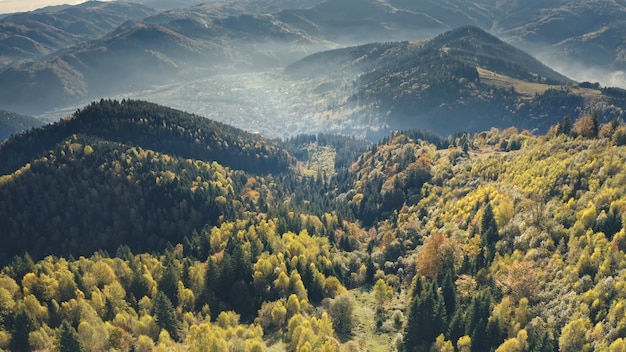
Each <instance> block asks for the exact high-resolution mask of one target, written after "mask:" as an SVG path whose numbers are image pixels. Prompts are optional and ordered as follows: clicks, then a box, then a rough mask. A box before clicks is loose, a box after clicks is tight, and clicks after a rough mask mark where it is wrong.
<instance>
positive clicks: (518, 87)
mask: <svg viewBox="0 0 626 352" xmlns="http://www.w3.org/2000/svg"><path fill="white" fill-rule="evenodd" d="M476 69H477V70H478V75H479V76H480V80H481V82H483V83H485V84H489V85H492V86H494V87H498V88H507V89H510V88H513V89H515V91H516V92H518V93H519V94H522V95H525V96H529V97H530V96H534V95H535V94H542V93H543V92H545V91H546V90H548V89H550V88H559V87H561V86H558V85H549V84H542V83H533V82H526V81H523V80H520V79H517V78H512V77H509V76H505V75H502V74H499V73H496V72H493V71H489V70H486V69H484V68H481V67H477V68H476Z"/></svg>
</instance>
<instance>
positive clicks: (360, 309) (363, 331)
mask: <svg viewBox="0 0 626 352" xmlns="http://www.w3.org/2000/svg"><path fill="white" fill-rule="evenodd" d="M348 294H350V295H351V296H352V298H353V299H354V303H355V306H354V320H355V325H354V328H353V329H352V341H354V342H355V343H356V344H357V345H358V347H359V350H360V351H395V350H396V348H395V345H394V339H395V337H396V335H397V334H398V333H401V332H402V325H397V324H394V323H393V321H392V314H393V312H394V311H396V310H398V311H402V312H403V313H404V315H406V313H405V312H404V310H405V306H406V300H407V293H406V291H405V290H402V292H401V293H400V294H395V295H394V297H393V299H392V300H390V301H389V302H386V303H385V305H384V307H383V314H382V315H383V322H387V323H388V324H387V325H388V326H391V327H392V330H390V331H387V332H383V331H381V330H380V329H378V328H377V327H376V321H377V320H378V317H377V314H376V310H377V306H378V303H376V300H375V298H374V294H373V292H372V291H371V290H370V291H368V290H365V289H357V290H352V291H350V292H349V293H348ZM403 320H404V319H403Z"/></svg>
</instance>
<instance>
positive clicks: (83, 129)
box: [0, 100, 295, 259]
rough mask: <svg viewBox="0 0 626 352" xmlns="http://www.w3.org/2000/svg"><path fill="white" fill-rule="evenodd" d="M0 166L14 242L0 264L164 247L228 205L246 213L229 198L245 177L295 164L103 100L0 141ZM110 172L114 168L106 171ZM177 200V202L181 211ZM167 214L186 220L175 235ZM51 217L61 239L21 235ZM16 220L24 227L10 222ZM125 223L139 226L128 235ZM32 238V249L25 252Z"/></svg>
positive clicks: (205, 129)
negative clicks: (127, 245)
mask: <svg viewBox="0 0 626 352" xmlns="http://www.w3.org/2000/svg"><path fill="white" fill-rule="evenodd" d="M0 160H1V162H0V164H1V165H2V166H1V168H0V173H2V174H3V175H4V176H2V177H0V179H1V180H0V184H1V185H2V186H1V187H0V188H2V193H3V195H2V199H3V201H2V202H1V203H2V204H3V208H2V210H0V213H1V214H2V216H1V217H0V218H1V220H0V221H2V222H3V225H2V227H3V229H4V230H3V231H4V232H3V233H4V234H9V233H10V234H12V235H11V236H12V237H11V238H12V239H13V240H11V241H12V242H13V243H14V245H12V246H6V247H5V250H4V251H3V253H2V254H0V257H2V258H5V259H6V258H8V257H10V253H11V251H17V252H19V251H24V250H28V251H29V252H30V253H31V254H32V255H33V256H35V257H41V256H43V255H46V254H51V253H57V254H64V255H68V254H70V253H72V251H73V250H76V249H78V248H82V249H81V253H83V254H87V253H89V252H90V251H93V250H96V249H97V248H103V249H106V250H110V251H114V250H115V249H116V247H117V246H119V245H120V244H122V243H124V242H125V241H126V240H127V239H128V238H127V236H134V238H135V239H134V240H132V241H136V242H133V243H134V245H132V246H131V247H132V248H137V249H139V248H142V249H141V250H149V249H150V248H152V249H157V248H164V247H163V246H164V245H165V243H166V242H167V241H172V242H173V241H179V240H180V239H175V238H176V236H177V235H178V234H180V233H187V234H191V231H192V229H195V230H197V231H200V230H201V229H202V226H203V225H204V224H206V223H215V222H216V221H217V219H218V217H219V216H220V214H222V215H225V216H231V215H232V214H231V213H232V212H233V211H235V209H236V208H237V207H238V206H237V205H236V204H240V206H241V207H243V208H246V207H249V206H250V205H244V204H241V202H243V200H236V199H237V198H238V197H240V196H243V195H242V194H240V192H242V189H243V186H244V185H245V183H246V182H245V181H246V179H247V178H246V177H245V173H244V172H245V171H247V172H251V173H253V174H255V175H259V176H263V175H267V174H270V173H274V174H281V173H285V172H287V171H289V170H290V169H291V168H293V167H295V159H294V158H293V157H292V156H290V154H289V153H288V152H287V150H286V149H285V148H284V147H283V146H282V145H280V144H279V143H277V142H275V141H270V140H267V139H265V138H262V137H259V136H257V135H252V134H249V133H246V132H244V131H241V130H238V129H235V128H232V127H230V126H227V125H224V124H221V123H217V122H213V121H210V120H208V119H205V118H202V117H199V116H194V115H190V114H186V113H184V112H181V111H178V110H173V109H169V108H165V107H162V106H158V105H156V104H150V103H146V102H141V101H122V102H118V101H109V100H102V101H100V102H97V103H92V104H90V105H88V106H86V107H85V108H84V109H80V110H79V111H77V112H76V113H75V114H73V115H72V116H70V117H68V118H66V119H64V120H62V121H59V122H57V123H54V124H51V125H47V126H44V127H40V128H37V129H31V130H29V131H26V132H24V133H22V134H19V135H16V136H13V137H11V138H9V139H7V140H5V141H3V142H2V143H1V144H0ZM117 168H121V169H118V170H117V171H114V169H117ZM106 170H109V171H106ZM96 180H98V181H96ZM93 182H97V183H98V184H99V185H100V186H98V187H101V188H100V189H99V190H96V193H98V194H100V196H98V195H96V193H90V191H89V188H90V187H91V186H88V185H89V184H93ZM242 182H243V183H242ZM17 184H22V185H23V186H24V187H27V188H28V189H30V191H29V192H32V193H31V195H30V196H27V197H23V196H21V195H19V192H21V191H18V190H19V189H22V190H24V189H23V188H21V187H17ZM85 187H87V188H85ZM109 187H113V188H109ZM115 187H117V190H115V189H114V188H115ZM46 190H49V191H50V192H51V193H49V192H48V191H46ZM52 190H54V191H52ZM15 192H18V193H15ZM37 194H39V196H38V195H37ZM44 194H48V195H44ZM92 196H93V197H96V198H92ZM220 196H222V198H219V197H220ZM50 197H52V198H50ZM57 197H61V198H63V199H64V201H62V203H66V204H67V205H68V207H67V208H64V209H61V208H58V207H56V206H53V202H52V199H54V198H57ZM120 197H122V198H123V199H122V198H120ZM181 197H182V198H181ZM224 197H226V198H224ZM218 198H219V199H218ZM139 199H141V202H139V201H138V200H139ZM183 199H185V202H186V203H187V204H186V205H181V203H180V202H181V201H183ZM57 200H59V198H57ZM81 202H82V203H81ZM144 202H145V203H144ZM90 203H91V205H90ZM98 204H99V205H98ZM181 206H182V207H181ZM29 209H30V210H29ZM34 209H40V210H43V209H47V210H43V211H44V212H45V213H46V214H47V215H45V216H43V217H41V218H40V220H35V219H34V218H30V217H31V216H36V215H35V213H33V212H32V210H34ZM133 209H134V210H133ZM174 209H178V210H174ZM237 211H240V210H237ZM134 212H139V213H137V214H138V215H139V214H142V215H140V217H144V216H147V215H148V214H151V215H150V216H149V217H151V218H153V219H152V220H147V221H149V222H152V224H151V225H148V224H147V222H143V220H139V219H138V218H134V217H133V216H130V217H129V215H130V214H132V213H134ZM172 212H175V213H176V214H179V212H187V213H185V215H184V217H185V219H187V220H188V221H189V223H188V224H187V225H185V229H184V230H183V229H182V228H180V226H178V225H180V224H175V223H171V224H170V225H169V227H167V228H165V227H163V226H162V225H163V223H164V221H168V220H165V219H167V218H170V215H173V214H174V213H172ZM53 214H55V215H53ZM167 214H169V215H167ZM229 214H230V215H229ZM57 216H59V217H61V219H63V220H61V219H59V220H61V221H60V222H57V223H55V225H52V226H53V227H55V228H57V229H59V230H61V229H63V230H62V231H61V232H59V233H58V235H59V236H61V235H63V233H65V234H67V235H68V236H67V237H65V238H56V237H52V238H46V239H45V240H43V239H42V240H39V241H38V240H34V239H29V236H31V235H33V236H34V235H35V234H36V233H43V231H46V230H45V227H46V226H47V225H46V223H47V222H48V221H49V220H50V217H57ZM155 216H156V217H157V218H154V217H155ZM23 217H26V218H28V220H26V218H23ZM17 218H22V219H24V220H25V222H23V223H22V224H23V225H25V224H30V225H28V226H26V227H24V226H23V225H19V224H18V223H17V222H15V221H13V220H11V219H17ZM46 219H47V220H46ZM70 219H73V220H70ZM96 219H100V220H96ZM115 219H118V220H115ZM94 221H96V222H97V223H98V224H100V225H95V223H94ZM120 221H121V222H120ZM136 221H138V222H136ZM176 221H179V220H176ZM133 222H135V225H132V223H133ZM9 223H12V225H10V224H9ZM114 223H115V224H114ZM109 225H113V226H112V227H111V226H109ZM131 225H132V226H131ZM94 226H95V227H97V228H98V229H97V230H96V229H95V227H94ZM133 226H139V227H135V230H132V228H133ZM139 228H142V230H141V231H139ZM51 231H52V230H51ZM94 231H95V232H94ZM118 231H119V232H118ZM70 233H71V234H70ZM148 233H151V234H152V235H153V236H155V237H154V240H155V242H154V243H152V244H148V243H145V244H142V236H145V235H147V234H148ZM29 234H30V235H29ZM89 234H93V236H94V237H93V241H94V242H93V243H92V244H89V245H87V244H85V245H82V244H81V243H82V242H84V239H85V238H86V237H82V236H90V235H89ZM20 238H21V239H20ZM125 238H126V239H125ZM59 241H60V242H62V243H63V244H62V245H61V246H60V247H56V248H62V251H61V252H58V251H56V250H54V249H53V248H55V246H56V245H57V244H59V243H60V242H59ZM35 242H38V244H37V245H35V247H33V248H31V249H27V248H28V247H29V245H28V244H29V243H35ZM107 243H108V244H107ZM136 246H138V247H136ZM10 248H12V249H10ZM85 250H86V252H85Z"/></svg>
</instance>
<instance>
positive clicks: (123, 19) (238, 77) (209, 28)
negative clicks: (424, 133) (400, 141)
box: [0, 0, 626, 137]
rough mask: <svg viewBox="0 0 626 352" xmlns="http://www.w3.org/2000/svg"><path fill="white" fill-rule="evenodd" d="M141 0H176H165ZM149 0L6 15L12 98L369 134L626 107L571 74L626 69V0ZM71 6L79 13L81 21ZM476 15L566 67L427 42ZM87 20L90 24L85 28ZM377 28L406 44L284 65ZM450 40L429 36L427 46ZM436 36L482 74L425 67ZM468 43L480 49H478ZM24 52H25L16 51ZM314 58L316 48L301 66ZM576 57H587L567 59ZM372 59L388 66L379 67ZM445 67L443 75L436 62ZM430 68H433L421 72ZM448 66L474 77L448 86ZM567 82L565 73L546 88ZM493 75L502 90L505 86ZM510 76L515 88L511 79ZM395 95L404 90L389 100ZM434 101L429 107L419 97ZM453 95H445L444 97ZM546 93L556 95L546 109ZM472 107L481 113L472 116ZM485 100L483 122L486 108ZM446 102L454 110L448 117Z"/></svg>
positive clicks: (58, 113)
mask: <svg viewBox="0 0 626 352" xmlns="http://www.w3.org/2000/svg"><path fill="white" fill-rule="evenodd" d="M142 3H143V4H145V5H147V6H153V7H154V8H160V9H161V10H162V9H164V7H163V6H161V5H157V3H156V2H154V1H143V2H142ZM143 4H142V5H139V4H131V3H123V2H117V1H116V2H111V3H109V2H106V3H99V2H88V3H85V4H82V5H78V6H74V7H68V8H60V9H56V10H54V11H52V10H48V11H44V10H42V11H39V12H33V13H25V14H20V15H19V16H18V15H15V16H8V17H5V18H2V19H0V26H5V28H7V30H6V31H4V30H3V34H5V33H7V35H6V39H5V41H4V46H3V47H2V48H0V57H2V62H4V63H5V65H7V67H5V68H4V69H3V71H2V72H0V108H4V109H6V110H10V111H16V112H18V113H22V114H28V115H38V116H40V117H44V118H49V119H52V120H56V119H57V118H59V117H62V116H65V115H67V114H69V113H71V112H72V111H73V110H74V109H76V108H77V107H79V106H81V105H83V104H86V103H87V102H89V101H91V100H94V99H99V98H101V97H120V98H123V97H137V98H142V99H148V100H151V101H156V102H158V103H162V104H165V105H169V106H173V107H176V108H180V109H184V110H187V111H191V112H195V113H198V114H201V115H203V116H207V117H210V118H213V119H217V120H220V121H224V122H227V123H230V124H233V125H236V126H239V127H245V128H247V129H249V130H250V131H256V132H261V133H264V134H266V135H270V136H277V137H284V136H289V135H294V134H298V133H308V132H320V131H322V132H324V131H326V132H340V133H356V134H357V135H360V136H364V135H367V134H368V133H372V131H374V132H375V131H378V130H387V129H394V128H398V127H430V128H434V129H436V130H438V131H439V132H441V133H450V130H449V129H448V128H446V125H455V126H456V124H457V123H458V122H459V121H467V122H468V123H467V124H465V125H461V126H459V127H461V128H466V129H468V130H472V129H475V128H483V127H489V126H504V125H507V124H511V123H513V124H517V125H519V126H524V127H528V128H531V129H532V128H539V129H545V128H546V127H547V126H549V125H550V124H552V123H553V122H554V121H553V120H550V121H543V122H542V119H541V118H540V117H541V116H549V118H551V119H556V118H559V119H560V118H562V117H563V116H564V115H565V114H571V115H573V116H574V117H577V116H579V115H580V114H583V113H589V112H598V113H600V114H601V116H602V118H604V119H611V118H614V117H621V113H622V112H621V109H622V107H623V103H622V102H621V100H620V99H622V97H621V95H620V94H617V95H616V94H613V95H610V96H609V95H606V92H601V91H600V90H599V89H590V88H582V89H578V88H575V89H574V88H572V87H568V85H571V84H572V81H571V80H570V79H568V78H566V76H567V75H568V74H571V73H575V76H571V77H570V78H573V79H580V78H584V79H585V80H589V81H591V82H600V83H601V85H609V86H610V85H620V84H621V83H620V82H619V77H620V75H621V70H623V69H624V67H625V66H624V62H623V57H624V55H622V53H621V50H622V49H620V48H622V47H623V46H624V45H623V39H622V38H624V37H625V36H622V35H620V33H622V31H625V30H626V23H624V21H622V20H621V18H623V16H621V14H623V13H624V6H623V5H622V4H620V3H619V2H617V1H558V2H550V3H549V4H544V3H541V2H530V3H528V2H524V3H521V2H516V1H492V0H482V1H478V2H472V3H468V2H465V1H419V2H414V1H403V0H387V1H373V0H341V1H340V0H328V1H319V0H303V1H296V2H294V1H278V0H264V1H248V0H246V1H227V2H207V3H204V4H200V5H193V6H191V5H190V4H189V3H188V2H184V1H183V2H180V4H178V5H177V4H174V3H170V5H169V6H168V7H166V8H169V10H167V11H165V12H159V11H160V10H159V11H157V10H153V9H151V8H148V7H146V6H145V5H143ZM175 6H188V7H183V8H173V7H175ZM72 16H78V17H80V20H76V21H74V20H72V19H73V18H75V17H72ZM82 21H85V22H82ZM86 22H89V23H90V25H89V26H87V25H86V24H85V23H86ZM42 23H43V24H42ZM49 23H54V25H55V26H56V27H54V26H52V27H51V25H50V24H49ZM69 23H72V24H73V25H72V26H71V27H70V26H69ZM44 24H45V25H44ZM466 25H471V26H475V27H476V28H482V29H484V30H487V31H489V32H491V33H492V34H494V35H496V36H498V37H499V38H501V39H503V40H506V41H508V42H510V43H512V44H514V45H517V46H519V47H521V48H525V49H527V50H528V52H529V53H530V54H534V55H536V56H537V57H540V58H542V59H546V60H547V62H548V63H549V64H551V65H552V67H553V68H556V69H557V70H558V69H565V71H560V73H561V74H565V76H561V78H559V79H556V80H554V79H550V80H544V81H537V79H536V78H537V77H534V78H533V77H531V75H539V76H542V77H544V79H548V78H550V77H551V75H552V76H553V77H556V76H554V75H557V73H556V72H554V73H551V74H546V73H545V72H543V73H541V72H539V71H537V70H536V67H537V66H536V65H537V63H532V64H530V62H531V61H532V60H530V59H524V60H523V62H522V63H520V62H515V61H511V62H508V63H504V62H500V63H499V64H498V69H494V67H481V65H482V66H485V65H487V66H489V65H488V64H487V62H486V61H484V59H485V57H492V58H493V57H496V56H498V55H499V54H498V50H504V51H505V52H511V51H514V52H517V53H520V54H519V55H521V52H519V51H517V49H513V48H509V47H507V46H506V45H505V44H504V43H498V44H493V43H492V44H489V45H483V44H480V43H479V44H476V45H474V46H473V47H472V46H471V45H470V46H466V47H465V48H463V49H462V50H455V51H448V49H447V48H445V47H440V48H434V47H430V48H429V47H424V48H422V43H421V42H420V41H422V40H425V39H430V38H434V37H435V36H437V35H438V34H440V33H443V32H446V31H450V30H452V29H455V28H459V27H461V26H466ZM16 28H19V29H20V31H21V32H20V31H18V30H17V29H16ZM9 29H11V30H9ZM77 29H79V30H78V32H80V35H79V34H78V33H77V32H73V30H74V31H76V30H77ZM10 33H13V34H11V35H8V34H10ZM29 33H30V34H29ZM33 33H40V37H37V36H35V35H34V34H33ZM55 33H56V34H55ZM61 33H63V34H65V35H64V36H63V35H61ZM451 33H456V35H458V32H451ZM457 39H458V42H457V44H459V43H461V42H462V41H464V40H467V41H470V42H472V41H474V42H476V41H477V42H481V41H483V40H487V39H485V37H482V36H481V35H480V34H479V32H475V31H473V32H468V33H466V34H465V36H460V37H459V38H457ZM489 40H496V39H495V38H491V39H488V40H487V41H489ZM402 41H409V42H410V43H411V44H410V45H408V46H407V45H406V43H404V44H401V42H402ZM376 42H380V43H389V42H396V43H397V44H394V46H395V49H394V50H391V51H388V52H386V55H388V56H390V57H389V58H388V59H387V61H385V62H382V61H380V62H377V64H380V65H379V66H376V65H374V64H371V65H370V66H369V67H367V68H361V67H359V68H354V67H353V68H352V70H351V71H340V70H339V71H337V72H338V73H340V74H339V75H335V77H333V80H328V79H326V80H324V79H322V78H321V77H320V76H317V75H312V76H311V75H308V76H307V77H304V78H303V77H300V78H299V79H296V80H294V78H293V77H294V76H292V75H285V73H284V72H283V69H285V68H286V67H288V66H289V65H290V64H292V63H294V62H296V61H298V60H300V59H302V58H304V57H306V56H307V55H311V54H314V53H317V52H322V51H325V50H333V49H338V48H342V47H347V46H354V45H361V44H368V43H376ZM439 44H441V43H440V42H438V41H437V40H432V41H431V46H436V45H439ZM373 45H374V47H376V45H377V44H373ZM381 45H382V44H381ZM384 45H387V44H384ZM444 45H445V44H444ZM402 48H406V50H404V49H402ZM418 49H419V50H418ZM357 50H361V49H357ZM377 50H382V49H377ZM429 50H430V53H427V52H428V51H429ZM437 50H439V51H444V52H447V53H448V55H447V57H446V59H450V60H452V61H454V62H455V64H454V65H457V64H460V63H463V65H465V64H468V65H470V66H474V67H475V68H476V70H475V71H476V72H477V73H478V76H476V74H475V73H474V72H473V71H472V72H470V71H467V73H469V74H470V76H472V77H474V78H472V77H466V76H463V75H460V76H458V75H457V76H458V77H457V76H454V77H452V76H449V75H448V76H445V74H448V73H449V72H446V71H445V70H439V69H437V70H434V71H433V70H426V71H428V72H426V71H424V72H421V73H420V70H423V69H424V68H425V67H426V66H424V64H426V63H427V61H428V59H427V58H426V56H428V55H431V58H432V59H431V60H430V61H431V63H433V64H436V65H439V68H441V67H442V66H441V65H443V64H442V63H441V62H438V61H439V60H437V59H435V58H434V57H433V56H432V55H434V53H436V52H437ZM492 50H494V51H492ZM490 51H492V52H490ZM46 55H47V56H46ZM320 55H323V54H320ZM457 55H459V56H457ZM365 56H367V55H365ZM393 56H395V57H393ZM411 56H413V59H410V57H411ZM416 56H417V57H419V58H416ZM472 56H476V57H480V56H482V59H481V60H482V61H480V62H478V61H476V60H473V59H472ZM509 59H510V57H508V56H507V60H509ZM19 60H22V61H23V62H21V63H15V62H17V61H19ZM24 60H25V61H24ZM403 60H404V61H403ZM412 60H413V61H412ZM488 61H489V60H488ZM303 62H304V63H306V62H310V61H306V60H305V61H301V62H298V63H297V64H296V65H302V63H303ZM400 62H403V63H402V65H403V68H398V69H399V70H403V73H401V72H392V71H393V70H394V69H393V68H390V67H385V65H389V64H390V63H393V64H394V65H395V64H397V63H400ZM489 62H490V63H493V62H491V61H489ZM556 63H558V64H559V65H558V67H556V66H554V64H556ZM10 64H12V65H10ZM418 64H419V65H422V66H421V67H418ZM527 64H530V65H531V66H530V67H529V66H526V65H527ZM8 65H10V67H9V66H8ZM411 65H414V67H411ZM289 67H290V68H293V67H294V66H293V65H292V66H289ZM342 67H344V68H345V65H344V66H342ZM572 67H573V68H575V70H568V69H571V68H572ZM581 67H584V68H585V69H584V70H582V69H580V68H581ZM546 69H547V68H546ZM309 70H311V69H309ZM381 70H382V71H381ZM372 71H377V73H376V75H378V76H379V77H377V78H374V76H373V75H372ZM381 72H387V73H388V74H390V75H398V74H401V75H404V77H408V76H411V75H413V77H412V81H413V82H414V83H415V82H417V81H419V80H422V79H426V80H427V81H429V82H431V83H432V82H434V81H433V80H435V81H437V82H439V85H440V86H444V85H445V86H446V87H447V88H446V91H445V92H444V91H439V92H437V91H435V90H433V89H432V88H429V92H426V91H424V92H422V91H421V90H422V89H409V90H406V89H405V88H406V85H407V82H404V86H403V87H402V88H401V87H399V86H398V85H391V86H390V87H392V89H384V90H385V91H384V92H383V91H381V90H380V89H379V88H381V87H383V85H380V84H382V83H383V82H385V85H387V84H392V83H393V82H392V81H389V79H388V78H389V77H387V78H385V77H382V76H381ZM433 72H437V74H436V75H439V74H440V73H441V74H444V76H441V77H435V76H436V75H435V74H434V73H433ZM457 73H458V72H457ZM416 74H417V75H416ZM423 74H427V76H428V77H422V76H419V75H423ZM579 77H580V78H579ZM450 79H461V80H463V81H464V82H465V83H460V85H459V84H455V85H450ZM468 80H469V81H468ZM467 82H470V83H471V82H473V83H471V84H470V83H467ZM431 83H429V84H428V85H431V86H432V84H431ZM457 83H458V82H457ZM476 83H480V84H476ZM528 83H530V84H531V85H530V86H529V85H528ZM467 84H470V86H467ZM412 85H414V84H412ZM463 85H465V88H463V87H462V86H463ZM453 86H454V87H455V88H454V89H453V88H452V87H453ZM557 86H560V87H561V88H559V89H549V88H558V87H557ZM376 87H378V88H376ZM424 87H426V85H425V84H422V88H424ZM468 87H469V88H468ZM493 87H496V88H498V89H500V90H496V91H495V93H496V94H495V95H494V92H491V89H492V88H493ZM594 87H596V88H600V87H597V86H594ZM487 88H489V89H488V90H489V94H487V95H488V96H489V97H488V98H487V99H486V100H485V99H484V98H485V94H483V93H484V89H487ZM504 88H506V89H509V91H510V92H513V91H515V92H516V94H505V90H506V89H505V90H502V89H504ZM453 90H454V91H453ZM546 91H548V94H552V95H550V96H551V97H552V98H550V99H552V100H550V99H548V100H549V101H548V102H547V103H545V104H544V103H541V105H542V106H541V107H539V108H538V107H536V106H535V105H536V104H535V103H533V101H536V99H535V97H534V95H535V94H536V93H538V94H540V95H543V97H542V98H541V99H539V100H540V101H544V100H542V99H543V98H547V96H545V95H544V93H545V92H546ZM480 92H483V93H480ZM555 92H557V94H553V93H555ZM422 93H424V94H426V95H424V94H422ZM449 93H450V94H449ZM613 93H615V92H613ZM428 94H431V95H436V96H437V99H435V100H433V99H430V98H429V96H428ZM385 95H387V96H389V95H393V96H395V97H396V98H397V99H395V101H394V102H391V100H390V99H389V97H385ZM479 97H482V98H479ZM520 99H521V100H520ZM461 100H462V101H461ZM426 101H428V103H429V104H431V106H430V107H428V106H424V105H423V104H422V105H420V104H421V103H419V102H426ZM550 101H551V102H550ZM559 101H561V103H559ZM415 102H418V103H415ZM563 102H564V103H563ZM441 104H444V105H443V107H444V108H443V109H439V108H438V107H439V106H440V105H441ZM488 106H489V107H488ZM493 106H495V108H491V107H493ZM546 106H547V107H550V108H548V109H544V107H546ZM424 109H425V110H424ZM433 109H434V110H433ZM460 112H463V113H466V114H467V113H468V112H470V113H471V114H473V115H471V116H469V117H468V118H460V117H459V116H458V114H459V113H460ZM400 115H402V116H400ZM478 115H481V119H483V121H482V122H477V121H476V118H477V116H478ZM518 115H519V116H518ZM522 115H528V116H526V117H523V116H522ZM450 116H452V117H454V116H456V117H457V118H458V119H457V120H456V121H455V122H451V121H449V119H448V118H449V117H450ZM528 117H530V118H532V119H534V120H539V121H538V122H537V123H536V124H535V123H534V122H529V123H528V124H526V123H525V122H524V121H523V120H524V119H527V118H528ZM433 119H435V120H433ZM520 119H522V120H520ZM276 120H278V121H281V123H279V124H278V125H279V126H281V127H280V128H278V129H276V128H274V127H269V126H275V125H276V124H275V123H271V124H268V122H270V121H276ZM301 121H307V123H306V124H303V123H301ZM432 121H437V123H440V122H441V124H442V125H441V126H437V125H436V124H432V123H430V122H432ZM442 121H443V122H442ZM268 125H269V126H268ZM355 125H356V126H357V127H356V128H352V126H355ZM346 126H348V128H346Z"/></svg>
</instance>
